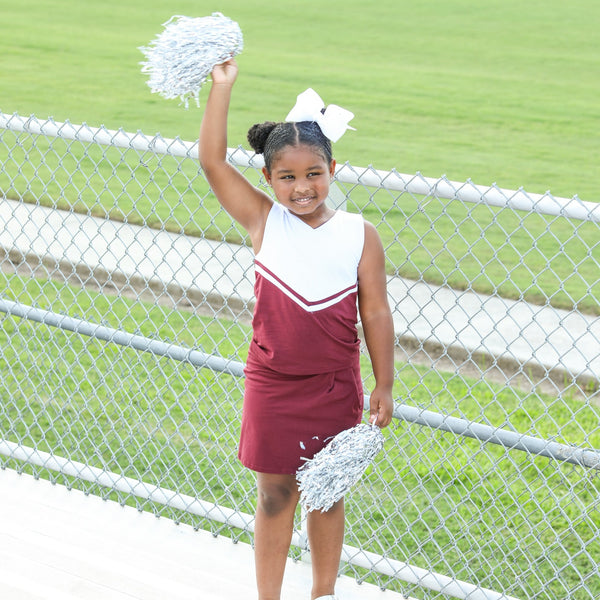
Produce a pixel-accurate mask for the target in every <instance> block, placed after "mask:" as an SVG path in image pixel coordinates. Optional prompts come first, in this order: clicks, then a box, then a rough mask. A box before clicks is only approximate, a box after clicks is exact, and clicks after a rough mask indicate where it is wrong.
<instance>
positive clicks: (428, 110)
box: [0, 0, 600, 201]
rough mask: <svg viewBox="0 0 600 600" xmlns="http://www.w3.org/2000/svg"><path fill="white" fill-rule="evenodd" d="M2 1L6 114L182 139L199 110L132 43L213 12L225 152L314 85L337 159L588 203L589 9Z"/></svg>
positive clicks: (513, 2) (592, 177)
mask: <svg viewBox="0 0 600 600" xmlns="http://www.w3.org/2000/svg"><path fill="white" fill-rule="evenodd" d="M3 4H4V5H3V7H2V15H3V21H4V22H5V23H6V25H7V26H6V27H5V28H4V30H3V35H2V36H1V38H0V73H2V96H1V100H0V110H2V111H3V112H6V113H13V112H18V113H20V114H22V115H27V116H28V115H29V114H32V113H33V114H35V115H36V116H37V117H38V118H42V119H44V118H46V117H48V116H50V115H51V116H53V117H54V118H55V119H56V120H57V121H64V120H66V119H70V120H71V121H72V122H74V123H80V122H87V123H88V124H90V125H93V126H98V125H101V124H104V125H105V126H106V127H108V128H111V129H116V128H119V127H123V128H124V129H125V130H129V131H137V130H138V129H141V130H142V131H143V132H144V133H146V134H149V135H153V134H154V133H156V132H160V133H161V134H162V135H163V136H165V137H175V136H180V137H182V138H183V139H186V140H193V139H195V137H196V135H197V130H198V125H199V122H200V118H201V114H202V111H201V110H198V109H196V108H195V107H191V108H190V109H189V110H187V111H186V110H185V109H184V108H183V107H181V106H180V105H179V103H178V101H167V100H164V99H163V98H161V97H159V96H157V95H152V94H151V93H150V90H149V88H148V87H147V86H146V83H145V76H144V75H143V74H142V73H141V71H140V66H139V64H138V63H139V62H140V61H141V60H142V59H143V55H142V54H141V52H140V51H139V50H138V47H140V46H143V45H146V44H148V43H149V42H150V40H152V39H153V38H154V37H155V36H156V35H157V34H158V33H159V32H160V31H161V30H162V23H163V22H165V21H166V20H167V19H168V18H169V17H171V16H172V15H174V14H184V15H189V16H203V15H207V14H211V13H212V12H213V11H215V10H218V11H220V12H222V13H224V14H226V15H227V16H229V17H231V18H232V19H234V20H236V21H237V22H238V23H239V24H240V26H241V28H242V31H243V33H244V41H245V50H244V52H243V54H242V55H240V57H239V63H240V68H241V72H240V77H239V81H238V84H237V89H236V92H235V96H234V100H233V104H232V119H231V132H230V143H231V145H234V146H237V145H238V144H244V145H245V132H246V131H247V129H248V127H249V125H251V124H252V123H254V122H257V121H262V120H265V119H272V120H276V119H281V118H283V117H285V115H286V114H287V111H288V110H289V109H290V108H291V106H292V105H293V103H294V100H295V97H296V95H297V94H298V93H299V92H300V91H302V90H304V89H305V88H306V87H309V86H311V87H314V88H315V89H316V90H317V91H318V92H319V93H320V94H321V96H322V97H323V98H324V100H325V101H326V102H327V103H329V102H332V103H337V104H340V105H342V106H345V107H347V108H349V109H351V110H352V111H353V112H354V113H355V114H356V117H355V119H354V121H353V124H354V126H355V127H356V128H357V130H358V131H356V132H354V133H350V134H348V135H346V136H345V137H344V138H343V139H342V140H341V141H340V142H339V143H338V144H337V147H336V156H337V159H338V160H339V161H340V162H346V161H349V162H350V163H351V164H353V165H358V166H367V165H368V164H373V165H374V166H376V167H377V168H379V169H390V168H396V169H397V170H398V171H400V172H402V173H415V172H417V171H420V172H422V173H423V174H424V175H426V176H429V177H438V176H440V175H442V174H446V175H447V176H448V178H449V179H452V180H458V181H463V180H465V179H466V178H469V177H470V178H471V179H473V180H474V181H475V182H476V183H479V184H481V185H489V184H491V183H493V182H496V183H497V184H498V185H499V186H500V187H506V188H511V189H515V188H518V187H519V186H523V187H524V188H525V189H526V190H528V191H530V192H540V193H543V192H545V191H546V190H550V191H551V192H552V193H553V194H554V195H558V196H567V197H572V196H573V195H575V194H578V195H579V196H580V197H581V198H582V199H584V200H590V201H596V200H598V193H597V184H596V181H597V179H598V175H599V174H600V171H599V165H600V154H599V147H598V142H597V131H598V130H599V129H600V116H599V115H600V114H599V111H598V110H597V105H598V103H597V99H598V97H599V96H600V77H598V73H599V71H600V52H599V51H598V50H599V43H598V41H597V40H598V36H597V32H598V29H599V27H600V4H598V3H597V2H594V0H573V1H570V2H564V0H532V1H531V2H526V3H523V2H520V1H519V0H503V1H500V0H493V1H491V2H481V3H474V2H470V1H466V0H426V1H424V2H418V3H416V2H399V1H397V0H383V1H381V2H377V3H376V4H372V5H368V6H367V5H365V3H364V2H359V1H358V0H344V1H339V0H335V1H332V2H317V1H315V0H307V1H305V2H301V3H296V4H294V3H285V4H284V3H281V4H279V5H273V4H272V3H266V2H264V3H263V2H243V1H241V0H235V1H233V0H222V1H220V2H218V3H214V2H191V1H190V0H177V1H170V0H169V1H167V0H155V1H153V2H150V3H148V2H142V1H141V0H129V1H127V2H118V1H116V0H107V1H106V2H102V3H98V2H81V1H77V0H55V1H53V2H47V1H45V0H22V2H19V3H9V2H6V1H5V2H4V3H3ZM203 93H205V91H204V92H203ZM203 97H205V96H203Z"/></svg>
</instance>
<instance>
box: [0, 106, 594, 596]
mask: <svg viewBox="0 0 600 600" xmlns="http://www.w3.org/2000/svg"><path fill="white" fill-rule="evenodd" d="M0 137H1V139H0V161H1V162H0V165H1V168H0V193H1V194H2V200H1V202H0V223H1V227H0V266H1V270H0V277H1V280H2V292H1V295H0V322H1V324H2V328H1V330H0V338H1V344H0V353H1V354H0V368H1V377H0V465H2V466H3V467H8V468H12V469H16V470H19V471H26V472H30V473H33V474H34V475H36V476H39V477H43V478H48V479H51V480H52V481H57V482H60V483H62V484H65V485H67V486H70V487H77V488H79V489H82V490H84V491H86V492H89V493H92V494H97V495H100V496H102V497H106V498H111V499H114V500H116V501H118V502H121V503H128V504H132V505H134V506H137V507H138V508H139V509H140V510H145V511H152V512H154V513H155V514H157V515H161V516H166V517H169V518H172V519H174V520H175V521H178V522H186V523H190V524H192V525H194V526H195V527H197V528H202V529H207V530H210V531H212V532H213V533H214V534H222V535H227V536H230V537H231V538H232V539H234V540H238V539H242V540H244V541H248V542H251V540H252V528H253V517H252V516H251V515H252V514H253V512H254V493H255V492H254V485H255V482H254V477H253V474H252V473H251V472H249V471H247V470H245V469H243V468H242V467H241V466H240V465H239V463H238V462H237V459H236V450H237V449H236V444H237V438H238V427H239V421H240V410H241V402H242V390H243V371H242V368H243V364H244V361H245V358H246V351H247V347H248V342H249V336H250V320H251V314H252V307H253V295H252V284H253V268H252V254H251V252H250V250H249V248H248V246H247V239H246V237H245V234H244V232H243V231H242V230H240V229H239V228H238V227H237V226H236V224H235V223H233V222H232V220H231V219H230V217H229V216H228V215H227V214H226V213H225V212H224V211H222V210H221V209H220V207H219V205H218V203H217V202H216V200H215V198H214V197H213V195H212V194H211V192H210V189H209V187H208V184H207V182H206V180H205V179H204V177H203V174H202V172H201V170H200V169H199V167H198V164H197V160H196V148H195V144H193V143H190V142H184V141H182V140H180V139H175V140H167V139H163V138H161V137H160V136H155V137H148V136H146V135H144V134H142V133H141V132H138V133H135V134H132V133H127V132H124V131H121V130H120V131H111V130H107V129H105V128H92V127H89V126H86V125H73V124H70V123H68V122H67V123H56V122H54V121H52V120H47V121H41V120H38V119H37V118H35V117H30V118H23V117H20V116H19V115H17V114H14V115H7V114H2V113H0ZM229 158H230V160H231V162H232V163H233V164H235V165H236V166H237V167H238V168H239V169H240V170H241V171H242V172H244V173H245V175H246V176H247V177H248V178H249V179H250V180H251V181H253V182H254V183H255V184H256V185H258V186H263V185H264V182H263V180H262V177H261V171H260V167H261V166H262V163H261V160H260V158H259V157H256V156H253V155H252V154H250V153H249V152H247V151H246V150H244V149H242V148H237V149H230V152H229ZM330 201H331V202H332V203H334V204H336V205H338V206H340V205H343V207H344V208H345V209H347V210H349V211H352V212H361V213H362V214H363V215H364V216H365V218H366V219H368V220H369V221H371V222H372V223H374V224H375V225H376V227H377V229H378V231H379V233H380V235H381V238H382V240H383V242H384V246H385V248H386V256H387V268H388V274H389V284H388V290H389V296H390V302H391V306H392V309H393V315H394V323H395V328H396V336H397V351H396V384H395V399H396V408H395V417H396V419H395V420H394V423H393V424H392V426H390V427H389V428H388V429H387V430H386V431H385V436H386V449H385V451H384V453H382V454H380V455H379V457H378V459H377V461H376V464H375V465H373V466H372V467H371V468H370V470H369V473H368V474H367V475H366V476H365V477H364V478H363V479H362V480H361V482H360V483H359V484H358V485H357V487H356V488H355V489H354V490H353V492H352V493H351V494H350V495H349V496H348V498H347V513H348V528H347V535H346V542H347V545H345V546H344V555H343V559H344V562H343V564H342V567H341V570H342V572H344V573H346V574H350V575H352V576H354V577H355V578H356V579H358V580H368V581H371V582H374V583H376V584H378V585H380V586H381V587H383V588H389V589H391V590H395V591H398V592H401V593H403V594H405V595H407V596H411V597H413V598H417V599H423V600H425V599H437V598H448V597H451V598H468V599H470V600H475V599H485V600H490V599H496V598H520V599H524V598H535V599H544V600H556V599H562V598H574V599H580V600H584V599H585V600H587V599H595V598H597V597H599V596H600V577H599V573H598V563H599V558H600V535H599V534H600V531H599V529H600V514H599V512H598V493H599V490H600V485H599V480H598V478H597V474H598V469H600V453H599V452H598V451H597V450H596V449H598V448H600V426H599V423H600V419H599V416H600V410H599V399H598V393H597V391H598V385H599V377H598V376H599V373H600V321H599V319H598V314H599V312H600V307H599V306H598V300H597V299H598V296H599V294H600V268H599V266H600V242H599V240H600V235H599V233H600V232H599V224H598V223H599V221H600V210H597V209H596V205H595V204H592V203H586V202H582V201H580V200H579V199H578V198H577V197H575V198H572V199H562V198H556V197H553V196H552V195H551V194H549V193H547V194H544V195H534V194H528V193H526V192H525V191H523V190H519V191H508V190H503V189H500V188H498V187H496V186H491V187H487V188H484V187H481V186H478V185H475V184H474V183H472V182H470V181H467V182H462V183H457V182H452V181H449V180H447V179H445V178H440V179H436V180H433V179H429V178H426V177H423V176H422V175H420V174H416V175H403V174H401V173H398V172H396V171H391V172H382V171H378V170H376V169H374V168H372V167H369V168H357V167H353V166H351V165H349V164H347V163H346V164H340V165H338V168H337V172H336V181H335V185H334V188H333V189H332V194H331V198H330ZM363 376H364V383H365V389H366V390H367V391H368V390H369V388H370V386H371V385H372V383H373V382H372V374H371V372H370V368H369V364H368V360H367V359H366V355H365V360H364V362H363ZM293 543H294V548H293V550H292V555H293V556H294V557H296V558H300V557H302V556H303V554H305V553H306V551H307V547H306V536H305V532H304V522H303V515H302V514H301V513H300V512H299V514H298V518H297V531H296V533H295V535H294V542H293Z"/></svg>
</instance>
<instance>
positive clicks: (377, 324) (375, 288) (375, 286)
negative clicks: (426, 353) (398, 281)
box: [358, 223, 394, 427]
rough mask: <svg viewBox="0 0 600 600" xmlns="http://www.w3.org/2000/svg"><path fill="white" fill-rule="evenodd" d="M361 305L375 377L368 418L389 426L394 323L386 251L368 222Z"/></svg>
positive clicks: (360, 275)
mask: <svg viewBox="0 0 600 600" xmlns="http://www.w3.org/2000/svg"><path fill="white" fill-rule="evenodd" d="M358 308H359V311H360V318H361V322H362V327H363V331H364V335H365V342H366V344H367V350H368V351H369V357H370V358H371V364H372V366H373V374H374V376H375V388H374V389H373V391H372V392H371V400H370V404H371V416H370V419H369V420H370V421H371V422H373V421H374V420H375V418H376V417H377V425H379V427H386V426H387V425H389V423H390V422H391V420H392V411H393V408H394V406H393V399H392V387H393V384H394V322H393V320H392V313H391V311H390V306H389V303H388V299H387V286H386V275H385V254H384V251H383V246H382V244H381V240H380V238H379V234H378V233H377V230H376V229H375V227H374V226H373V225H372V224H371V223H365V246H364V250H363V255H362V257H361V260H360V264H359V266H358Z"/></svg>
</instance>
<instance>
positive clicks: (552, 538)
mask: <svg viewBox="0 0 600 600" xmlns="http://www.w3.org/2000/svg"><path fill="white" fill-rule="evenodd" d="M3 279H4V281H5V283H6V285H5V286H4V287H5V288H6V289H10V296H11V298H13V299H17V300H18V298H19V297H21V296H24V297H28V298H36V297H40V295H41V294H42V293H43V296H44V297H45V298H46V300H45V302H47V303H48V304H52V305H53V306H65V307H66V306H69V305H70V304H72V303H74V302H76V303H77V306H78V307H79V310H81V311H82V312H84V313H86V314H89V315H96V317H95V318H97V319H98V321H99V322H105V323H106V324H107V325H109V326H110V325H115V324H119V325H120V327H122V328H123V329H125V330H132V329H135V327H136V324H137V323H143V329H144V331H142V332H140V333H145V334H146V335H149V336H150V337H158V338H160V339H168V338H170V337H172V336H173V332H181V335H180V339H176V340H172V341H173V342H175V343H183V344H185V343H186V342H190V343H192V342H193V341H194V340H195V341H196V342H197V343H198V345H199V349H201V350H203V351H218V352H219V353H220V354H223V355H224V356H231V357H232V358H234V352H235V348H236V347H238V346H239V347H240V348H241V351H242V357H241V358H242V359H243V353H244V352H245V348H246V347H247V344H246V341H247V335H248V329H247V328H246V327H244V326H241V325H239V324H234V323H228V322H221V323H218V322H217V323H215V322H210V321H209V320H205V319H201V318H198V317H197V316H194V315H193V313H185V312H183V313H182V312H175V311H170V310H167V309H166V308H165V307H159V306H156V305H152V304H141V303H139V302H137V303H134V302H133V301H128V300H125V299H123V298H117V297H111V296H109V295H106V294H104V295H100V294H94V293H91V292H89V291H82V290H81V289H79V288H71V287H68V286H61V287H58V286H54V285H53V284H48V283H44V284H41V283H40V282H38V281H35V280H23V279H21V278H19V277H16V276H4V277H3ZM53 288H54V291H53ZM0 319H1V321H2V328H1V332H0V347H2V348H3V352H2V359H1V361H0V370H1V377H0V380H1V381H2V384H1V387H0V416H1V421H2V423H4V424H5V425H4V427H3V429H4V431H3V436H4V437H6V438H7V439H9V440H14V441H16V440H19V441H20V442H21V443H23V444H25V445H30V446H35V447H37V448H39V449H40V450H46V451H51V452H52V453H54V454H56V455H58V456H65V457H68V458H71V459H72V460H75V461H77V460H79V461H82V462H83V461H85V462H87V463H88V464H91V465H92V466H97V467H101V468H106V469H108V470H112V471H114V472H117V473H120V472H122V473H123V474H125V475H127V476H131V477H136V478H138V477H139V478H140V479H142V480H144V481H148V482H150V483H152V482H156V483H157V484H158V485H160V486H162V487H163V488H165V489H175V490H178V491H179V492H180V493H184V494H189V495H191V496H198V497H199V498H200V499H203V500H209V501H215V502H218V503H221V504H224V505H225V506H232V504H233V500H234V499H235V502H237V503H238V506H239V505H241V506H242V507H243V508H245V510H246V511H247V512H249V513H252V512H253V501H252V498H249V497H247V495H246V494H248V493H249V492H248V490H251V489H252V482H251V475H249V474H248V472H247V471H246V470H245V469H243V468H242V467H241V466H240V465H239V464H238V463H237V461H236V459H235V452H236V446H237V428H238V424H239V411H240V408H241V387H240V381H239V380H235V379H234V378H232V377H230V376H223V375H217V374H214V373H212V372H210V371H208V370H197V369H195V368H193V367H191V366H190V365H185V364H182V363H177V362H176V361H170V360H168V359H165V358H158V357H155V356H152V355H149V354H143V353H138V352H136V351H134V350H129V349H124V348H120V347H116V346H111V345H110V344H106V343H104V342H98V341H94V340H92V339H89V338H84V337H82V336H79V335H77V334H73V333H69V332H63V331H60V330H57V329H53V328H48V327H46V326H44V325H41V324H38V323H32V322H27V321H23V320H20V319H17V318H13V317H8V316H5V315H0ZM182 319H184V320H185V321H184V322H185V327H182ZM50 348H51V349H52V350H51V352H52V354H53V355H54V356H56V357H58V358H57V360H56V361H55V363H54V364H53V365H49V364H47V361H46V360H45V357H47V354H48V352H49V349H50ZM402 367H403V365H401V364H397V368H398V369H399V373H400V377H399V378H398V380H397V382H396V388H395V397H396V400H397V401H400V402H403V401H404V402H406V403H408V404H411V405H416V406H421V407H423V408H434V409H435V410H436V411H439V412H443V413H447V414H451V415H456V416H464V417H466V418H472V419H474V420H476V421H485V422H486V423H490V424H492V425H494V426H505V425H504V424H505V423H506V422H510V425H511V427H512V428H514V429H515V430H517V431H523V432H525V431H530V430H531V426H532V424H535V428H536V430H537V432H538V435H539V436H541V437H545V438H547V439H557V435H558V434H560V439H559V440H558V441H563V442H564V443H567V444H574V445H577V446H582V445H591V446H593V447H599V446H600V437H599V436H600V432H599V431H598V429H597V427H596V424H597V422H598V418H599V417H600V410H598V409H597V408H596V407H594V406H592V405H589V404H586V405H582V404H581V403H580V402H579V401H577V400H569V399H568V398H566V399H562V400H561V401H560V402H559V401H557V399H555V398H553V397H551V396H543V395H526V394H524V393H520V392H517V391H515V390H513V389H510V388H500V387H498V386H494V385H492V384H489V383H486V382H482V381H481V380H470V379H468V378H464V377H461V378H459V377H456V376H450V375H442V374H440V373H434V372H427V371H426V370H425V369H419V368H418V367H413V368H408V369H407V368H402ZM363 373H364V375H365V376H366V378H367V381H368V380H369V372H368V365H367V362H364V363H363ZM42 388H43V389H44V396H43V397H42V396H40V395H37V394H36V395H33V396H32V394H31V391H32V390H33V389H42ZM456 398H460V399H461V401H460V403H458V404H457V403H455V400H454V399H456ZM217 407H218V408H217ZM208 422H210V427H205V424H206V423H208ZM7 424H10V425H8V426H7ZM567 424H568V426H567ZM588 431H593V432H594V433H593V434H592V435H588V434H587V433H586V432H588ZM385 435H386V438H388V443H387V445H386V448H387V450H386V454H385V455H382V456H380V457H379V458H378V460H377V463H376V465H375V466H374V467H372V468H373V469H377V470H378V471H379V473H380V477H375V476H373V477H369V476H368V475H367V477H368V479H367V481H368V483H367V484H360V485H359V486H357V488H356V489H355V490H354V491H353V492H352V493H351V494H350V495H349V498H348V503H349V513H351V514H352V510H351V507H352V506H353V505H354V504H355V503H360V504H362V505H363V506H365V505H372V506H376V507H378V508H377V510H375V511H374V512H373V513H372V514H370V516H369V518H370V519H371V520H372V527H371V528H370V529H369V532H370V533H369V536H370V537H369V539H367V538H365V536H363V534H362V533H361V531H362V528H361V526H360V522H359V521H357V522H356V523H354V522H353V521H352V518H351V519H350V526H349V532H350V533H349V539H348V543H350V544H354V545H359V544H360V545H363V546H364V547H365V548H366V549H367V550H372V551H377V552H385V551H386V549H387V548H388V547H391V546H394V547H399V548H402V552H403V555H402V556H394V558H396V559H398V560H403V561H406V562H409V563H410V564H414V565H416V566H423V567H426V568H432V569H434V570H437V571H438V572H440V573H444V572H446V571H447V568H448V567H447V566H446V565H451V568H452V569H453V571H454V575H455V576H456V577H457V578H458V579H463V580H466V581H472V580H476V581H478V582H479V583H480V584H481V585H483V586H488V587H491V588H493V589H513V590H514V588H513V586H514V585H515V581H518V585H519V586H520V588H519V589H520V590H522V592H523V593H522V596H523V597H534V596H535V597H538V598H544V599H547V600H550V599H552V600H554V599H555V598H559V597H563V596H562V593H563V592H564V588H563V587H562V585H563V584H564V582H565V581H568V582H570V583H571V584H572V585H573V586H574V587H576V578H577V573H578V570H579V571H580V572H582V573H589V571H590V569H591V568H592V566H591V565H589V564H587V563H586V560H587V559H586V556H589V555H592V554H593V553H594V550H593V547H594V546H598V551H600V546H599V542H598V540H597V539H593V537H591V536H593V532H594V531H595V530H597V527H598V526H600V517H599V516H598V514H597V512H594V513H593V514H592V513H589V511H588V508H589V507H591V506H593V504H594V502H595V498H596V497H597V494H598V493H599V492H600V481H599V480H598V478H595V477H591V475H590V473H589V472H587V471H585V470H584V469H582V468H576V467H573V466H569V465H561V464H560V463H558V462H555V461H550V460H548V459H543V458H533V457H531V456H528V455H526V454H523V453H520V452H517V451H512V452H508V451H506V450H504V449H502V448H500V447H498V446H494V445H492V444H487V445H486V444H484V445H481V444H480V443H479V442H476V441H474V440H466V439H461V438H457V437H455V436H454V435H451V434H444V433H439V432H438V433H436V432H432V431H431V430H429V429H427V428H422V427H419V426H416V425H410V424H406V423H396V424H395V425H393V426H392V427H390V428H389V429H388V430H386V431H385ZM567 435H568V436H569V437H568V438H567V437H566V436H567ZM242 481H243V482H244V483H243V485H242V484H241V482H242ZM104 495H106V493H104ZM138 504H140V505H142V506H143V505H144V503H143V502H141V501H140V502H138ZM425 506H429V509H428V510H427V511H425V512H423V513H422V514H421V511H422V510H423V507H425ZM538 506H539V507H540V509H539V510H538ZM167 514H170V513H169V511H167ZM356 514H358V515H360V514H361V512H360V511H357V512H356ZM171 516H175V517H176V518H177V519H179V520H187V521H188V522H191V523H192V524H195V525H198V522H197V517H193V516H187V517H186V516H182V515H181V514H178V515H175V514H171ZM353 524H354V525H355V527H352V525H353ZM592 524H593V526H592ZM574 530H576V531H577V533H578V535H577V536H573V531H574ZM373 531H377V532H378V535H377V537H376V538H375V537H373V536H372V532H373ZM582 543H583V544H587V547H588V553H587V554H585V553H579V552H578V551H577V548H578V546H579V545H580V544H582ZM555 547H560V548H561V551H564V549H569V552H570V556H571V559H570V562H569V565H567V566H566V567H565V572H564V573H563V575H564V579H563V581H562V583H561V582H560V581H557V580H554V579H553V575H554V573H553V571H552V568H553V567H552V564H551V563H550V562H549V561H547V560H545V559H546V557H547V556H548V552H550V553H552V552H555V551H554V550H553V548H555ZM473 548H477V549H478V551H477V553H476V555H473V552H472V549H473ZM557 552H558V550H557ZM508 557H510V563H507V558H508ZM538 581H544V582H547V584H546V585H545V586H544V594H543V595H537V596H536V595H535V594H536V593H537V591H536V582H538ZM381 582H383V579H382V580H381ZM588 585H591V586H592V588H591V589H593V585H594V583H593V581H588ZM598 586H599V587H598V589H597V590H595V592H594V593H596V594H600V583H599V584H598ZM417 592H418V590H411V594H416V595H417V597H418V593H417ZM517 596H519V594H518V593H517ZM573 597H574V598H575V597H576V596H573ZM582 597H584V596H582ZM585 597H587V596H585Z"/></svg>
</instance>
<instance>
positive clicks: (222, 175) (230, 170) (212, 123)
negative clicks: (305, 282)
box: [198, 59, 272, 249]
mask: <svg viewBox="0 0 600 600" xmlns="http://www.w3.org/2000/svg"><path fill="white" fill-rule="evenodd" d="M237 73H238V68H237V63H236V62H235V60H233V59H232V60H229V61H227V62H226V63H223V64H222V65H217V66H216V67H215V68H214V69H213V72H212V86H211V89H210V92H209V95H208V99H207V101H206V108H205V111H204V116H203V118H202V124H201V126H200V137H199V140H198V158H199V160H200V166H201V167H202V170H203V171H204V174H205V176H206V178H207V180H208V183H209V184H210V186H211V188H212V190H213V192H214V193H215V195H216V197H217V199H218V200H219V202H220V204H221V205H222V206H223V208H224V209H225V210H226V211H227V212H228V213H229V214H230V215H231V216H232V217H233V218H234V219H235V220H236V221H237V222H238V223H239V224H240V225H241V226H242V227H243V228H244V229H245V230H246V231H247V232H248V233H249V235H250V239H251V240H252V243H253V245H254V246H255V249H256V247H257V245H258V246H260V241H261V240H260V238H261V237H262V231H263V228H264V223H265V221H266V218H267V215H268V213H269V209H270V207H271V204H272V200H271V199H270V198H269V196H268V195H267V194H265V193H264V192H262V191H260V190H258V189H257V188H255V187H254V186H253V185H252V184H251V183H250V182H249V181H248V180H247V179H246V178H245V177H244V176H243V175H242V174H241V173H240V172H239V171H238V170H237V169H236V168H235V167H234V166H232V165H231V164H229V163H228V162H227V115H228V112H229V103H230V100H231V90H232V88H233V84H234V82H235V80H236V78H237Z"/></svg>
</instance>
